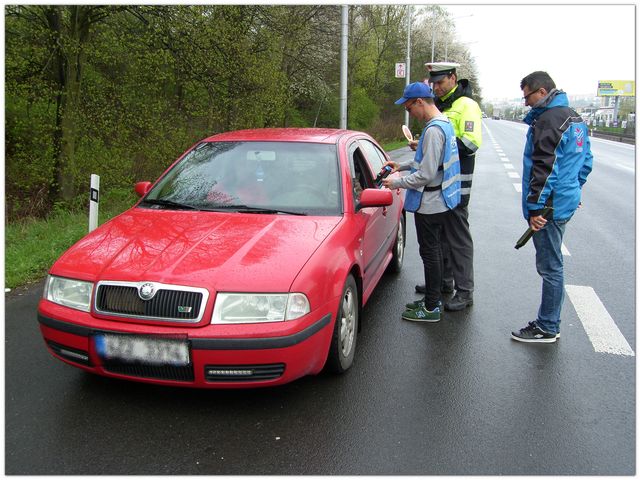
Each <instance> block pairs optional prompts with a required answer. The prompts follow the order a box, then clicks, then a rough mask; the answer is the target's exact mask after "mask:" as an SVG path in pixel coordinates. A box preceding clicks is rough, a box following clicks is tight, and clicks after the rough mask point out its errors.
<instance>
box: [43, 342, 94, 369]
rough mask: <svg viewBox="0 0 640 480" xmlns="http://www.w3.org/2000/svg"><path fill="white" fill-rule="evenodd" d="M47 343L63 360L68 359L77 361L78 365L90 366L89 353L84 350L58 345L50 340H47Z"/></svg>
mask: <svg viewBox="0 0 640 480" xmlns="http://www.w3.org/2000/svg"><path fill="white" fill-rule="evenodd" d="M47 345H49V348H50V349H51V350H53V351H54V352H55V354H56V355H59V356H61V357H62V358H64V359H65V360H69V361H70V362H73V363H79V364H80V365H87V366H91V361H90V360H89V353H88V352H86V351H84V350H78V349H77V348H71V347H66V346H64V345H60V344H59V343H55V342H52V341H50V340H47Z"/></svg>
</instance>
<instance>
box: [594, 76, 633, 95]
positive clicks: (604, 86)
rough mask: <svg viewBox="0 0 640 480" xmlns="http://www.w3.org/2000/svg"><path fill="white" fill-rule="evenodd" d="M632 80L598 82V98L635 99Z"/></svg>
mask: <svg viewBox="0 0 640 480" xmlns="http://www.w3.org/2000/svg"><path fill="white" fill-rule="evenodd" d="M635 95H636V82H634V81H633V80H598V97H635Z"/></svg>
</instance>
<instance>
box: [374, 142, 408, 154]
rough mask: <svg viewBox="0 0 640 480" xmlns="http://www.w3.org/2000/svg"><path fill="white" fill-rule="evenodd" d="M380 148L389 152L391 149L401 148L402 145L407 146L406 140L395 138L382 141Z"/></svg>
mask: <svg viewBox="0 0 640 480" xmlns="http://www.w3.org/2000/svg"><path fill="white" fill-rule="evenodd" d="M380 146H381V147H382V148H384V151H385V152H390V151H391V150H397V149H398V148H402V147H406V146H407V141H406V140H404V139H403V140H397V141H395V142H387V143H384V144H382V145H380Z"/></svg>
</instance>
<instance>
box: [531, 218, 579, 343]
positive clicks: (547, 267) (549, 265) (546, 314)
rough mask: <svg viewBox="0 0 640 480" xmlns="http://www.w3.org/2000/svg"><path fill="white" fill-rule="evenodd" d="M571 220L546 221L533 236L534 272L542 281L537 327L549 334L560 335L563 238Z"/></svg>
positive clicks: (562, 289)
mask: <svg viewBox="0 0 640 480" xmlns="http://www.w3.org/2000/svg"><path fill="white" fill-rule="evenodd" d="M569 220H570V218H569V219H566V220H549V221H547V224H546V225H545V226H544V228H543V229H542V230H538V231H537V232H536V233H534V234H533V244H534V245H535V247H536V269H537V270H538V275H540V276H541V277H542V301H541V302H540V308H539V309H538V318H537V319H536V322H535V323H536V325H537V326H538V327H539V328H540V329H542V330H544V331H545V332H548V333H554V334H555V333H559V332H560V310H562V303H563V302H564V266H563V259H562V251H561V247H562V237H563V235H564V230H565V227H566V225H567V222H568V221H569Z"/></svg>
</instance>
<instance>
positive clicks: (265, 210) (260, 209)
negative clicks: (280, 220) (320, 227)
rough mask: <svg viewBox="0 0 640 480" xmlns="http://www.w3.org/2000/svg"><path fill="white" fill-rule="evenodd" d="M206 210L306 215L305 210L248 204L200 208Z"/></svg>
mask: <svg viewBox="0 0 640 480" xmlns="http://www.w3.org/2000/svg"><path fill="white" fill-rule="evenodd" d="M201 210H205V211H207V212H216V211H221V210H235V211H237V212H241V213H267V214H269V213H271V214H273V213H283V214H287V215H303V216H304V215H307V214H306V213H305V212H293V211H290V210H280V209H278V208H263V207H252V206H250V205H216V206H215V207H211V208H201Z"/></svg>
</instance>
